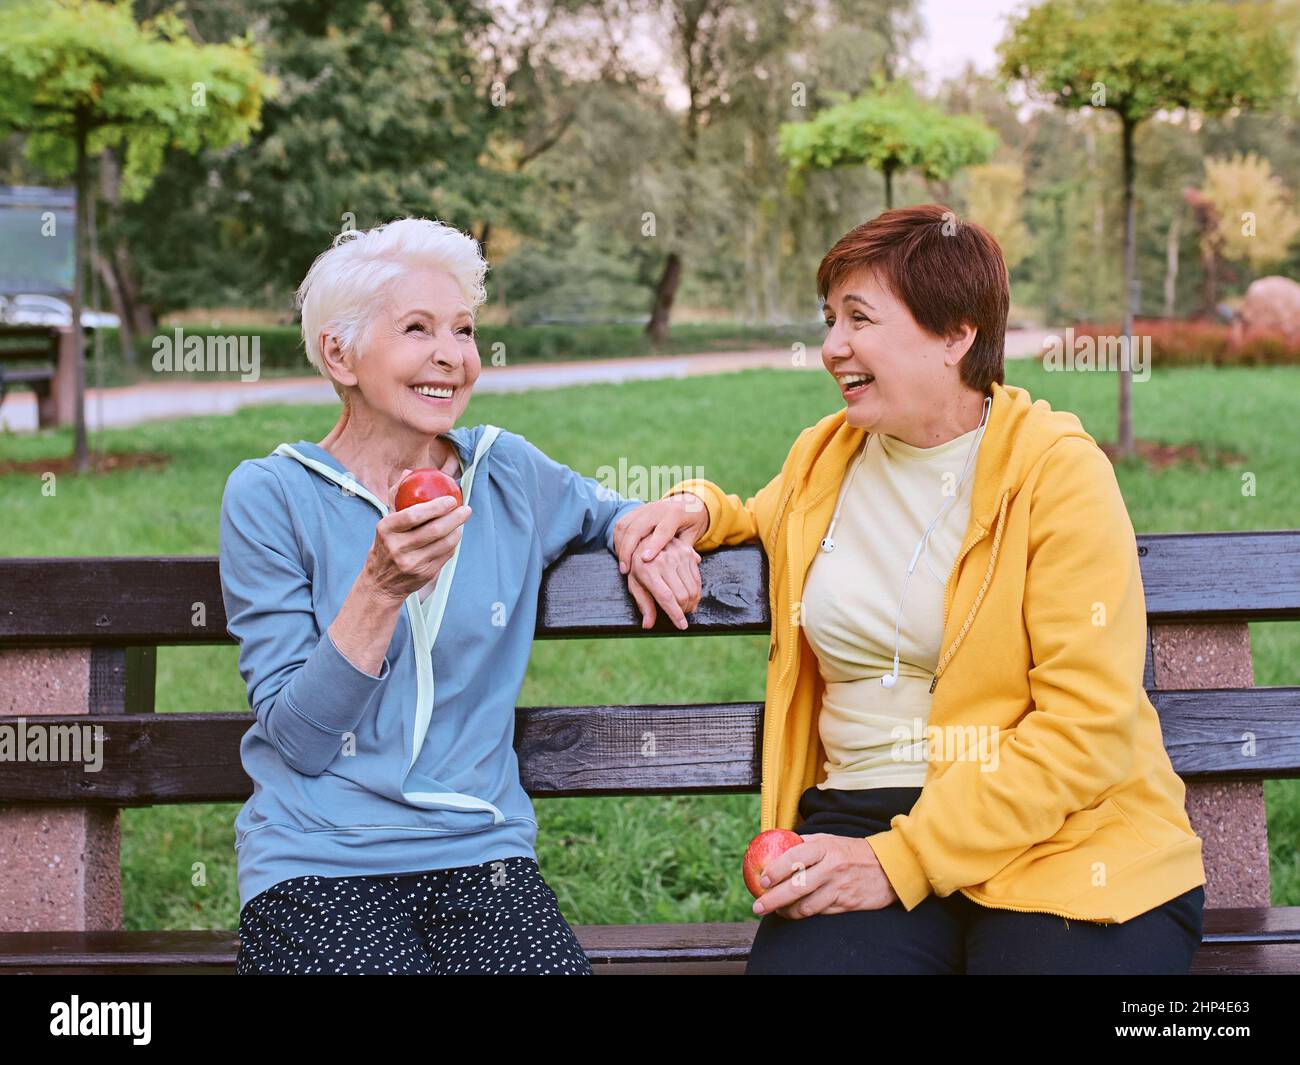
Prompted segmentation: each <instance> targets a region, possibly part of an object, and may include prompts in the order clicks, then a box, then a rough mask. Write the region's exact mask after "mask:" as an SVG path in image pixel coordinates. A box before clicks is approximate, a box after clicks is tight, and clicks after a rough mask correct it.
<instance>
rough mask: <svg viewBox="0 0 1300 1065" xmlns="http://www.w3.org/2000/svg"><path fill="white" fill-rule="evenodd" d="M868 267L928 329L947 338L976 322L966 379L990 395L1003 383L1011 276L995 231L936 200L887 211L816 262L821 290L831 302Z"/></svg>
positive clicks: (964, 372)
mask: <svg viewBox="0 0 1300 1065" xmlns="http://www.w3.org/2000/svg"><path fill="white" fill-rule="evenodd" d="M864 268H865V269H870V270H873V271H875V272H876V274H877V275H878V277H879V279H880V281H881V283H882V284H884V285H885V286H886V287H887V288H888V289H889V290H890V291H891V292H893V293H894V295H896V296H897V297H898V298H899V299H900V300H901V301H902V302H903V304H904V305H905V306H906V307H907V309H908V310H909V311H911V312H912V317H913V318H915V319H916V324H917V325H919V326H920V327H921V328H922V329H924V330H926V332H928V333H931V334H932V335H934V336H938V337H948V336H951V335H952V334H953V333H954V332H955V331H957V330H958V329H960V328H961V326H962V324H963V323H969V324H970V325H972V326H974V327H975V330H976V335H975V341H974V343H972V344H971V347H970V350H969V351H968V352H966V354H965V355H964V356H963V357H962V360H961V379H962V381H963V382H964V383H965V384H967V385H968V386H970V387H971V388H974V389H976V390H978V391H980V392H984V393H987V392H988V391H989V388H990V386H991V385H992V384H993V382H995V381H996V382H997V383H998V384H1002V383H1003V381H1004V374H1003V349H1004V348H1005V346H1006V336H1007V314H1008V312H1009V310H1010V307H1011V282H1010V279H1009V278H1008V276H1007V264H1006V260H1005V259H1004V258H1003V257H1002V248H1001V247H1000V246H999V245H998V242H997V241H996V240H995V239H994V238H993V235H992V234H991V233H989V231H988V230H986V229H984V228H983V227H981V226H978V225H976V224H975V223H974V222H963V221H962V220H961V219H960V218H958V217H957V212H956V211H953V210H950V209H949V208H947V207H944V206H942V205H941V204H937V203H927V204H922V205H921V206H919V207H899V208H896V209H895V210H892V211H885V212H884V213H883V214H880V215H877V216H876V217H875V218H873V219H872V220H871V221H870V222H863V223H862V225H860V226H857V227H855V228H853V229H851V230H849V231H848V232H847V233H845V234H844V236H842V237H840V239H839V240H838V241H836V243H835V247H833V248H831V250H830V251H828V252H827V253H826V257H825V258H824V259H822V261H821V265H820V266H819V267H818V268H817V294H818V295H819V296H820V297H821V298H822V299H823V300H825V299H826V296H827V294H828V293H829V292H830V290H831V288H832V287H833V286H834V285H836V284H837V283H838V282H839V281H840V280H842V279H843V278H844V277H845V276H846V275H848V274H850V273H853V272H855V271H857V270H861V269H864Z"/></svg>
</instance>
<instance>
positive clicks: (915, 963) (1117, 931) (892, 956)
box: [745, 787, 1205, 975]
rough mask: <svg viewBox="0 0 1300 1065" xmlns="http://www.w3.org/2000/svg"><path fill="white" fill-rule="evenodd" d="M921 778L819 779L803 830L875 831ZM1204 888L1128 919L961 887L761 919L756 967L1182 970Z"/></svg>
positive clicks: (802, 970) (909, 800) (914, 795)
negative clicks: (844, 784) (902, 784)
mask: <svg viewBox="0 0 1300 1065" xmlns="http://www.w3.org/2000/svg"><path fill="white" fill-rule="evenodd" d="M920 795H921V789H920V788H873V789H865V790H862V791H836V790H834V789H826V790H823V789H821V788H817V787H812V788H809V789H808V790H807V791H805V792H804V794H803V796H802V797H801V798H800V800H799V816H800V818H801V819H802V820H801V822H800V824H799V826H798V827H797V828H796V830H795V831H797V832H798V833H799V834H800V835H807V834H810V833H816V832H826V833H830V834H832V835H837V836H869V835H871V834H872V833H875V832H881V831H884V830H885V829H887V828H889V819H890V818H891V817H893V816H894V815H895V814H899V813H906V812H907V811H909V810H910V809H911V808H912V806H913V805H915V803H916V800H917V799H918V798H919V797H920ZM1204 906H1205V889H1204V888H1203V887H1195V888H1193V889H1192V890H1191V891H1188V892H1185V893H1184V894H1182V895H1179V896H1178V897H1177V898H1175V899H1171V900H1170V901H1168V902H1166V903H1164V904H1163V905H1162V906H1158V907H1156V908H1155V909H1152V910H1149V911H1148V912H1146V913H1143V914H1139V915H1138V916H1137V917H1134V918H1132V919H1131V920H1128V921H1124V922H1123V923H1122V924H1104V923H1102V922H1099V921H1073V920H1066V919H1065V918H1064V917H1060V916H1057V915H1055V914H1046V913H1022V912H1020V911H1018V910H998V909H993V908H992V907H988V906H981V905H979V904H978V903H976V902H973V901H972V900H970V899H968V898H967V897H966V896H965V895H963V894H961V892H959V891H954V892H953V893H952V894H951V895H949V896H947V897H946V898H940V897H939V896H937V895H930V896H928V897H927V898H926V899H925V900H923V901H922V902H921V903H920V904H919V905H918V906H916V907H915V908H914V909H912V910H911V911H908V910H905V909H904V908H903V904H902V903H901V902H894V903H891V904H890V905H889V906H886V907H884V908H883V909H879V910H853V911H849V912H847V913H836V914H815V915H814V916H812V917H804V918H801V919H799V920H794V921H791V920H787V919H786V918H784V917H781V916H780V915H779V914H775V913H769V914H767V915H766V916H765V917H764V918H763V919H762V921H761V922H760V923H759V926H758V933H757V935H756V937H755V939H754V948H753V951H752V952H751V954H750V958H749V965H748V966H747V968H746V970H745V972H746V974H747V975H749V974H759V975H767V974H777V973H781V974H789V973H798V974H814V973H845V974H848V973H853V974H861V973H888V974H915V973H968V974H975V973H980V974H990V973H1021V974H1024V973H1034V974H1055V973H1061V974H1064V973H1071V974H1073V973H1175V974H1185V973H1186V972H1187V971H1188V970H1189V969H1190V968H1191V964H1192V955H1193V954H1195V953H1196V949H1197V947H1199V946H1200V942H1201V931H1202V918H1203V914H1204Z"/></svg>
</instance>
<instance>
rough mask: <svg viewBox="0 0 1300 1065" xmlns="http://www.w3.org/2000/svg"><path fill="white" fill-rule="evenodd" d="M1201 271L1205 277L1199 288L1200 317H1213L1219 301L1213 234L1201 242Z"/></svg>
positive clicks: (1216, 254) (1217, 268) (1217, 256)
mask: <svg viewBox="0 0 1300 1065" xmlns="http://www.w3.org/2000/svg"><path fill="white" fill-rule="evenodd" d="M1201 273H1202V275H1203V276H1204V278H1205V281H1204V287H1203V288H1202V289H1201V317H1202V318H1205V319H1207V320H1208V319H1212V318H1213V317H1214V308H1215V306H1216V305H1217V304H1218V302H1219V253H1218V251H1217V250H1216V249H1215V246H1214V237H1213V234H1211V235H1210V237H1209V238H1208V239H1207V240H1205V241H1203V242H1202V244H1201Z"/></svg>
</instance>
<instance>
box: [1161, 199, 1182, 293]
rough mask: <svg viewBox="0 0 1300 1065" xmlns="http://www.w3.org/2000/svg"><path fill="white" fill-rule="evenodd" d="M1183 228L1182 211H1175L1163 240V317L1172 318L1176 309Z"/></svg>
mask: <svg viewBox="0 0 1300 1065" xmlns="http://www.w3.org/2000/svg"><path fill="white" fill-rule="evenodd" d="M1182 228H1183V214H1182V211H1180V210H1177V209H1175V211H1174V218H1173V221H1172V222H1170V223H1169V233H1168V235H1167V236H1166V238H1165V317H1166V318H1172V317H1173V316H1174V315H1175V314H1176V313H1177V309H1178V238H1179V236H1180V235H1181V232H1182Z"/></svg>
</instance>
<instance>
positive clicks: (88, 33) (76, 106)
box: [0, 0, 266, 470]
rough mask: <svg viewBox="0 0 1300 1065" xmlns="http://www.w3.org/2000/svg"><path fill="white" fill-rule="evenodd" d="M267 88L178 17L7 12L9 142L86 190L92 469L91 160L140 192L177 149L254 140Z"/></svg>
mask: <svg viewBox="0 0 1300 1065" xmlns="http://www.w3.org/2000/svg"><path fill="white" fill-rule="evenodd" d="M265 87H266V80H265V78H264V76H263V75H262V73H261V71H260V70H259V67H258V62H257V56H256V54H255V53H254V51H253V50H252V48H251V47H250V46H248V44H247V42H236V43H232V44H229V45H209V46H203V45H197V44H195V43H194V42H193V41H191V40H190V39H189V37H188V36H187V35H186V33H185V30H184V27H183V26H182V24H181V22H180V20H179V19H178V18H177V17H176V16H174V15H169V14H163V15H160V16H158V17H157V18H156V19H153V20H150V21H148V22H146V23H143V24H137V23H136V22H135V20H134V18H133V17H132V13H131V7H130V4H128V3H114V4H106V3H95V2H92V0H19V2H17V3H13V4H10V5H8V6H7V7H4V8H3V9H0V135H6V134H9V133H12V132H20V133H25V134H26V135H27V139H26V148H27V155H28V158H29V159H30V160H31V161H32V162H33V163H35V164H36V165H38V166H39V167H40V168H41V169H42V170H44V171H45V172H46V173H47V174H49V175H50V176H51V177H52V178H54V179H61V178H65V177H67V176H69V175H71V176H72V177H73V179H74V182H75V185H76V190H77V207H78V216H79V218H78V224H77V227H76V273H75V280H74V283H73V297H72V330H73V335H74V337H75V342H76V423H75V440H76V443H75V447H76V461H77V468H78V470H84V469H86V467H87V465H88V456H87V452H86V422H85V410H84V406H85V351H84V336H83V333H82V329H81V309H82V302H83V285H84V280H83V279H84V277H85V271H86V228H87V227H86V225H85V224H84V222H83V221H82V219H85V218H87V217H89V214H88V212H90V211H93V210H94V203H93V191H92V187H91V184H90V180H89V165H88V161H89V160H90V159H91V158H92V157H94V156H97V155H99V154H101V153H103V152H104V151H105V150H107V149H110V148H111V149H114V150H116V151H117V152H118V153H120V155H121V156H122V157H123V158H124V160H125V163H124V167H123V174H122V181H123V187H124V189H125V192H126V194H127V195H129V196H137V197H138V196H139V195H141V194H142V193H143V192H144V190H145V188H146V187H147V185H148V183H149V181H150V180H151V179H152V178H153V176H154V175H155V174H156V173H157V171H158V168H159V166H160V165H161V163H162V158H163V152H164V150H165V149H166V148H168V147H173V148H177V149H179V150H182V151H186V152H197V151H199V150H200V149H202V148H203V147H205V146H217V147H224V146H226V145H230V144H234V143H238V142H241V141H244V140H247V138H248V136H249V135H250V133H251V132H252V130H253V129H254V127H255V126H256V124H257V121H258V116H259V112H260V109H261V102H262V95H263V92H264V90H265Z"/></svg>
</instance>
